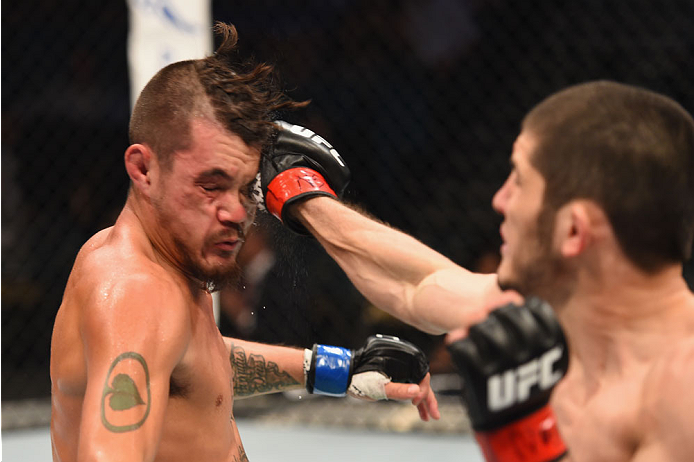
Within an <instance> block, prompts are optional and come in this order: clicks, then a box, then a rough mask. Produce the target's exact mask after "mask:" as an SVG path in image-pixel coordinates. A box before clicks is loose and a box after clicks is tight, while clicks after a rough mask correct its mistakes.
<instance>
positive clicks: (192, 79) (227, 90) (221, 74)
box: [129, 22, 309, 167]
mask: <svg viewBox="0 0 694 462" xmlns="http://www.w3.org/2000/svg"><path fill="white" fill-rule="evenodd" d="M214 31H215V33H216V34H218V35H219V36H221V44H220V45H219V47H218V48H217V50H216V51H215V53H214V54H213V55H211V56H208V57H205V58H202V59H196V60H187V61H179V62H176V63H172V64H169V65H168V66H166V67H164V68H163V69H161V70H160V71H159V72H158V73H157V74H156V75H155V76H154V77H152V79H151V80H150V81H149V83H147V85H146V86H145V88H144V89H143V90H142V93H140V96H139V98H138V99H137V102H136V103H135V107H134V109H133V113H132V116H131V119H130V129H129V137H130V143H131V144H135V143H140V144H146V145H148V146H149V147H150V148H151V149H152V150H154V152H155V153H156V155H157V156H158V158H159V160H160V162H161V163H162V165H163V166H165V167H169V166H170V165H171V162H172V159H173V153H174V152H175V151H177V150H181V149H186V148H188V147H189V146H190V142H191V137H190V122H191V120H193V119H195V118H207V119H209V120H212V121H215V122H217V123H219V124H220V125H221V126H223V127H224V128H225V129H226V130H228V131H229V132H231V133H234V134H236V135H238V136H239V137H240V138H241V139H242V140H243V141H244V142H245V143H246V144H248V145H249V146H253V147H257V148H261V149H262V148H265V147H266V145H267V144H268V143H269V142H270V140H271V137H272V135H273V133H274V131H275V126H274V124H273V123H272V122H273V119H274V118H275V117H276V114H277V113H278V112H279V111H292V110H296V109H299V108H302V107H305V106H306V105H308V104H309V101H303V102H296V101H294V100H292V99H291V98H289V97H288V96H287V95H286V94H285V93H284V92H283V91H282V90H281V89H280V88H279V78H278V77H277V75H276V72H275V69H274V67H273V66H272V65H270V64H265V63H261V64H255V63H253V62H252V61H241V59H240V57H239V54H238V49H237V42H238V33H237V31H236V28H235V27H234V26H233V25H230V24H225V23H222V22H217V23H216V24H215V26H214Z"/></svg>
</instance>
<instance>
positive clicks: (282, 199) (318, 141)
mask: <svg viewBox="0 0 694 462" xmlns="http://www.w3.org/2000/svg"><path fill="white" fill-rule="evenodd" d="M275 124H276V125H277V127H278V130H277V135H276V138H275V141H274V143H273V144H272V146H271V148H270V150H269V152H268V153H264V154H263V158H262V160H261V164H260V190H261V192H262V196H263V197H264V203H265V207H266V209H267V211H268V212H270V213H271V214H272V215H274V216H275V217H277V218H278V219H279V220H280V221H282V223H284V224H285V225H286V226H287V227H288V228H289V229H291V230H292V231H294V232H296V233H299V234H303V235H310V233H309V232H308V231H307V230H306V228H305V227H304V226H303V225H302V224H301V223H300V222H299V220H297V219H296V218H295V217H293V216H292V215H291V212H290V209H291V207H290V205H291V204H293V203H294V202H296V201H298V200H304V199H307V198H309V197H315V196H329V197H335V198H341V197H342V195H343V194H344V191H345V188H346V187H347V184H348V183H349V179H350V172H349V168H348V167H347V165H346V164H345V162H344V160H343V159H342V157H340V154H339V153H338V152H337V151H336V150H335V149H334V148H333V147H332V145H331V144H330V143H328V142H327V141H326V140H325V139H323V138H322V137H321V136H319V135H317V134H315V133H314V132H312V131H311V130H309V129H308V128H304V127H301V126H299V125H292V124H290V123H287V122H284V121H281V120H279V121H276V122H275ZM256 196H257V190H256Z"/></svg>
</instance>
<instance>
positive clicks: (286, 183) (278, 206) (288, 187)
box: [265, 167, 337, 221]
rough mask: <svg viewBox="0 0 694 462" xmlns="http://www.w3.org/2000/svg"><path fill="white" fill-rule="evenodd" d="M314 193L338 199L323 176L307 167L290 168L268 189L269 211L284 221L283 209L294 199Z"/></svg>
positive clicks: (271, 183)
mask: <svg viewBox="0 0 694 462" xmlns="http://www.w3.org/2000/svg"><path fill="white" fill-rule="evenodd" d="M312 191H321V192H323V193H328V194H330V195H331V196H334V197H337V194H335V191H333V190H332V189H331V188H330V186H328V183H327V182H326V181H325V178H323V175H321V174H320V173H318V172H317V171H315V170H312V169H310V168H306V167H296V168H290V169H288V170H285V171H283V172H281V173H279V174H278V175H277V176H276V177H275V178H273V179H272V181H271V182H270V184H269V185H268V187H267V197H266V198H265V204H266V205H267V209H268V211H269V212H270V213H271V214H273V215H274V216H276V217H277V218H278V219H279V220H280V221H281V220H282V207H284V204H285V203H286V202H287V201H288V200H289V199H292V198H294V197H297V196H300V195H302V194H306V193H310V192H312Z"/></svg>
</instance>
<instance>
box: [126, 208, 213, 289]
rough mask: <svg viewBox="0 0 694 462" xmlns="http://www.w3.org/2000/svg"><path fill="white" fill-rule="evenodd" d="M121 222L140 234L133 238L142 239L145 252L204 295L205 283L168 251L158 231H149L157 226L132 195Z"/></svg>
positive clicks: (141, 245)
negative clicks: (148, 218)
mask: <svg viewBox="0 0 694 462" xmlns="http://www.w3.org/2000/svg"><path fill="white" fill-rule="evenodd" d="M119 222H120V224H121V225H122V226H123V227H125V228H128V229H129V231H130V232H131V233H132V234H134V235H137V236H139V237H134V236H133V239H134V240H139V241H141V242H140V247H141V250H142V251H143V253H145V254H146V255H147V256H148V257H149V258H150V259H152V260H154V261H156V262H157V263H158V264H159V265H161V266H162V268H165V269H166V271H169V272H170V273H172V274H175V275H177V276H178V277H180V278H181V281H182V282H183V283H185V284H187V285H188V286H189V287H190V289H191V293H193V294H194V295H195V296H200V295H204V292H205V290H204V287H205V285H204V283H203V282H202V281H200V280H198V279H196V278H195V277H193V276H192V275H190V274H188V273H187V272H186V271H185V270H184V269H183V267H182V266H181V264H180V263H179V260H178V259H177V258H176V257H175V255H174V254H173V253H171V252H169V251H167V246H166V245H164V244H163V240H162V239H160V238H159V236H157V234H156V233H153V232H148V229H152V228H155V227H153V226H151V223H146V222H145V221H144V220H143V219H142V212H141V210H140V208H139V204H138V203H137V201H135V200H133V198H132V197H128V200H127V202H126V204H125V207H124V208H123V211H122V212H121V215H120V216H119V218H118V221H117V222H116V224H117V225H118V224H119ZM148 225H149V226H148Z"/></svg>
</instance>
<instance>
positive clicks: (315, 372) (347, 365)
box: [304, 344, 353, 397]
mask: <svg viewBox="0 0 694 462" xmlns="http://www.w3.org/2000/svg"><path fill="white" fill-rule="evenodd" d="M309 353H310V355H309ZM352 356H353V354H352V350H349V349H347V348H342V347H336V346H330V345H318V344H316V345H313V350H306V351H305V352H304V374H305V377H306V389H307V390H308V392H309V393H314V394H319V395H328V396H337V397H342V396H345V394H346V393H347V388H348V387H349V383H350V378H351V367H352Z"/></svg>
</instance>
